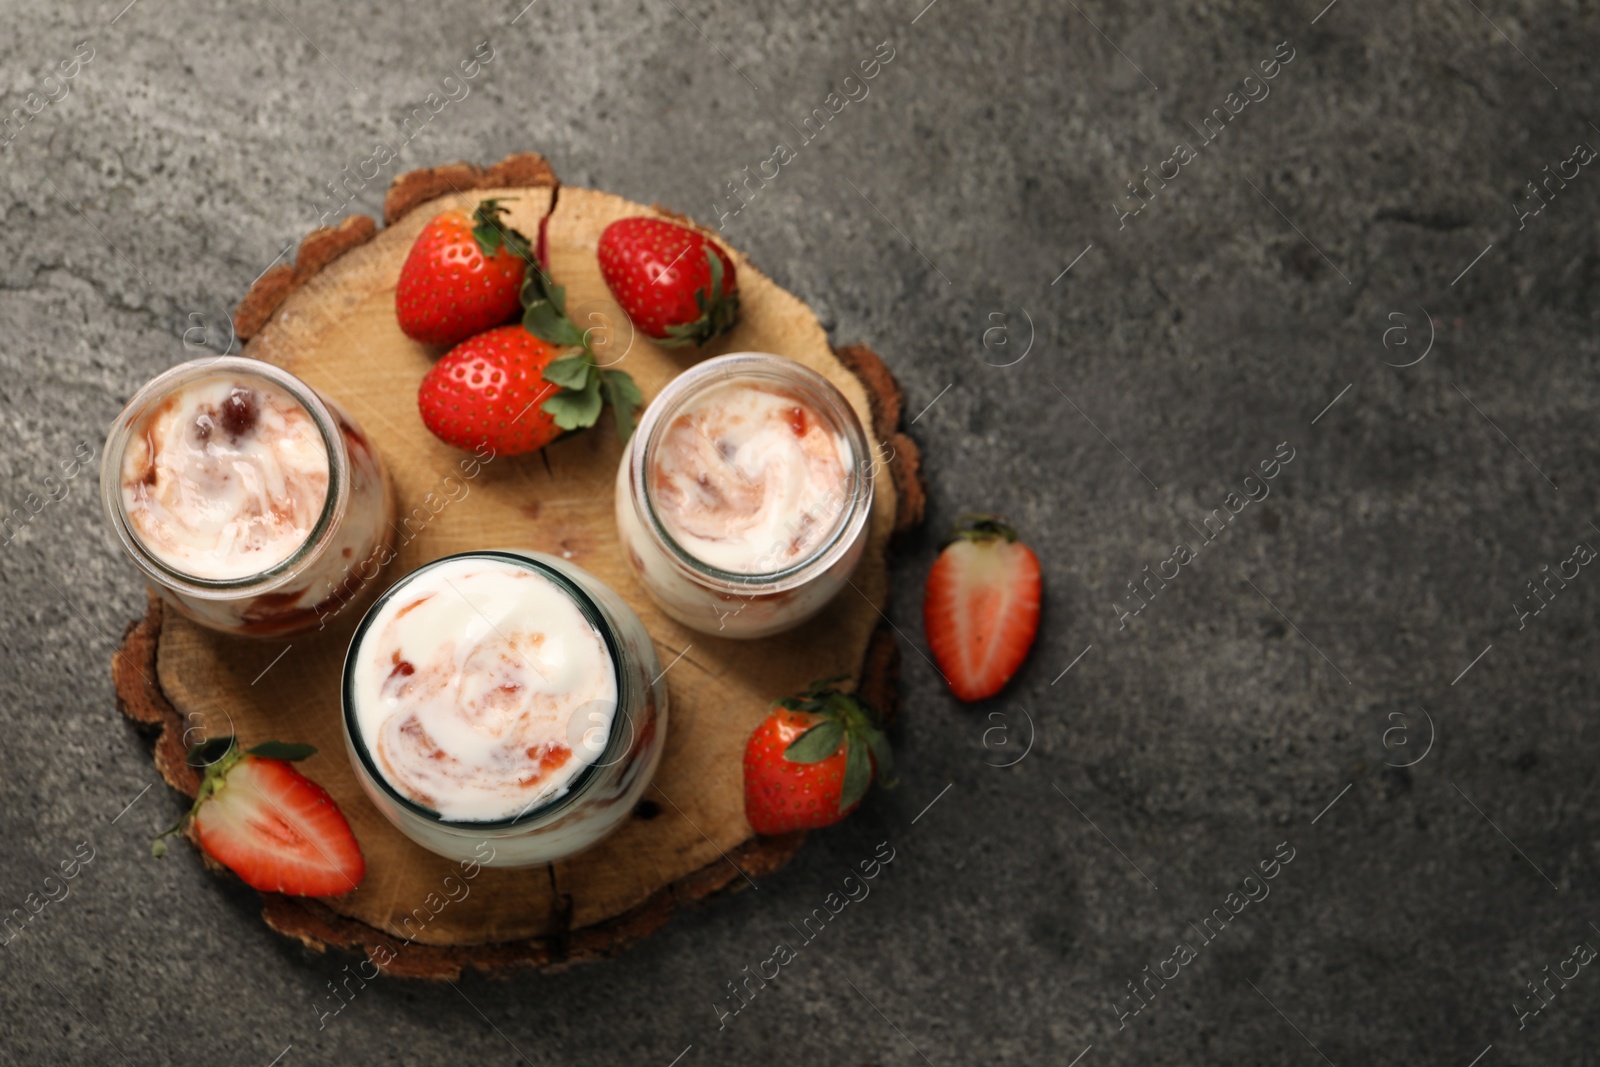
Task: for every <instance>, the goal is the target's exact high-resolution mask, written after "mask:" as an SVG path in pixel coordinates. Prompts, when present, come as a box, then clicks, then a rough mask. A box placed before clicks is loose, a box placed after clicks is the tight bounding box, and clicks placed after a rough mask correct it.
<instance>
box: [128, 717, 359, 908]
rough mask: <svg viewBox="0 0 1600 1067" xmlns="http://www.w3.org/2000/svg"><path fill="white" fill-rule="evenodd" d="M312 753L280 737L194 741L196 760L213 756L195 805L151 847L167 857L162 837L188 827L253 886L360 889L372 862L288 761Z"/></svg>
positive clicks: (297, 890) (295, 892)
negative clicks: (246, 742)
mask: <svg viewBox="0 0 1600 1067" xmlns="http://www.w3.org/2000/svg"><path fill="white" fill-rule="evenodd" d="M315 752H316V749H314V748H312V747H311V746H310V745H286V744H282V743H280V742H277V741H268V742H266V743H265V744H260V745H256V746H255V747H254V748H251V749H248V750H241V749H240V748H239V747H238V745H237V744H236V743H235V742H234V739H233V738H231V737H229V738H219V739H217V740H216V741H212V742H210V743H208V744H204V745H197V746H195V748H194V749H192V750H191V751H190V762H191V763H193V762H196V761H197V760H199V761H200V762H207V760H206V758H205V757H208V756H209V757H212V758H210V759H209V765H208V766H207V767H206V774H205V778H204V779H203V780H202V781H201V783H200V790H199V792H198V793H197V794H196V796H195V802H194V806H193V807H192V808H190V809H189V813H188V814H187V815H185V816H184V817H183V818H182V819H180V820H179V822H178V825H176V826H174V827H173V828H172V829H170V830H168V831H166V832H165V833H163V834H162V835H161V836H160V837H157V838H156V840H155V844H154V845H153V846H152V848H151V851H152V852H153V853H154V854H155V855H157V856H160V855H162V854H163V853H164V852H165V851H166V840H165V839H166V838H167V837H168V836H170V835H172V834H176V833H180V832H182V831H183V829H184V827H185V826H186V825H191V826H192V827H193V830H194V837H195V839H196V841H198V843H199V845H200V847H201V848H203V849H205V851H206V853H207V854H208V855H210V856H211V858H213V859H215V860H217V861H218V862H219V863H222V864H223V865H225V866H226V867H228V868H229V869H230V870H232V871H233V872H234V873H235V874H237V875H238V876H239V877H240V878H242V879H244V882H245V884H246V885H249V886H250V887H252V888H254V889H259V890H262V891H263V892H268V893H287V894H290V895H291V896H306V897H326V896H337V895H338V894H340V893H348V892H350V891H351V890H353V889H355V888H356V886H357V885H358V884H360V882H361V879H362V876H363V875H365V874H366V872H367V864H366V860H365V859H364V858H363V857H362V855H361V846H360V845H359V844H358V843H357V842H356V838H355V835H354V834H352V833H351V832H350V824H349V823H348V822H346V821H345V817H344V813H343V812H341V811H340V810H339V805H338V804H336V803H335V802H334V800H333V798H332V797H330V796H329V795H328V794H327V792H326V791H325V790H323V788H322V787H321V786H320V785H318V784H317V783H315V782H313V781H312V780H311V779H309V778H307V777H306V776H305V775H303V774H301V773H300V772H299V771H297V770H295V768H294V767H293V765H292V764H291V763H290V762H289V761H290V760H299V759H305V758H307V757H309V756H311V755H313V754H315Z"/></svg>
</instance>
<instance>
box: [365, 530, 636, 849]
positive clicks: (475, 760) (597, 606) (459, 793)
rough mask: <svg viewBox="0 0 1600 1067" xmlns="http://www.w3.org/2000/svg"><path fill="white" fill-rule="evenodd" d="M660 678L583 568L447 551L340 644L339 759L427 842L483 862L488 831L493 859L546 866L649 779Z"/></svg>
mask: <svg viewBox="0 0 1600 1067" xmlns="http://www.w3.org/2000/svg"><path fill="white" fill-rule="evenodd" d="M647 669H648V670H651V671H653V673H650V674H648V675H647V674H645V671H646V670H647ZM659 674H660V668H659V665H658V664H657V661H656V656H655V652H654V649H653V646H651V644H650V641H649V638H648V636H646V635H645V633H644V628H643V626H642V624H640V623H639V621H638V618H637V616H635V615H633V613H632V612H631V611H630V610H628V608H627V607H626V606H625V605H624V604H622V602H621V601H620V600H618V599H617V598H616V596H615V594H614V593H611V592H610V590H608V589H606V588H605V587H604V586H602V585H600V584H599V583H598V582H597V581H595V580H594V579H593V578H592V577H591V576H589V575H588V574H587V573H586V572H584V571H582V570H581V569H579V568H577V567H574V566H573V565H572V564H570V563H566V562H565V561H561V560H556V559H555V558H553V557H549V556H544V555H541V554H539V553H529V552H499V551H488V552H472V553H466V554H463V555H459V556H449V557H446V558H444V559H441V560H436V561H434V562H433V563H431V564H428V565H427V566H424V567H422V568H419V569H418V570H416V571H413V572H412V573H411V574H410V575H408V576H406V577H405V578H403V579H401V581H400V582H399V583H398V584H397V585H396V586H395V587H394V588H393V589H391V590H390V591H389V592H388V593H386V594H385V595H384V596H383V598H382V599H381V600H380V601H379V602H378V603H377V604H376V605H374V607H373V608H372V610H371V611H370V612H369V613H368V615H367V617H366V619H364V620H363V621H362V624H361V626H360V629H359V630H358V631H357V634H356V636H355V639H354V641H352V643H351V646H350V651H349V653H348V654H347V657H346V661H345V691H344V697H345V726H346V736H347V739H348V741H349V746H350V751H351V761H352V764H353V766H354V767H355V768H356V772H357V775H358V777H359V778H360V779H361V781H362V784H363V786H364V787H365V788H366V790H367V793H368V795H369V796H371V797H372V798H373V800H374V802H376V803H377V805H378V807H379V809H380V810H381V811H383V812H384V814H386V815H388V816H389V817H390V819H391V820H393V821H394V822H395V824H396V825H397V826H398V827H399V828H400V829H401V830H402V831H404V832H405V833H407V834H409V835H410V836H411V837H413V838H414V839H415V840H417V841H418V842H419V843H420V844H422V845H424V846H425V847H428V848H430V849H433V850H434V851H436V852H440V853H441V854H444V855H454V856H457V858H465V857H469V856H473V855H474V854H477V855H478V856H479V857H480V858H481V853H478V852H477V851H476V849H475V846H476V844H477V843H479V842H481V841H484V840H491V843H492V844H493V845H494V849H495V853H496V857H497V862H501V863H506V864H526V863H534V862H548V861H549V860H550V859H553V858H558V857H559V856H562V855H568V854H571V853H572V852H576V851H578V850H580V849H582V848H585V847H588V846H589V845H591V844H593V843H594V842H595V841H598V840H599V839H600V838H601V837H603V836H604V835H605V834H606V833H607V832H609V830H610V829H611V828H613V827H614V826H615V825H616V824H617V823H618V822H619V821H620V820H621V819H622V818H624V817H626V816H627V815H628V814H629V812H631V810H632V806H633V803H634V801H636V800H637V799H638V794H639V793H640V792H642V791H643V789H644V787H645V786H646V785H648V783H649V779H650V777H651V775H653V773H654V770H655V764H656V761H657V760H658V759H659V756H660V751H661V735H662V731H663V728H664V726H665V710H666V708H665V690H664V689H660V690H658V689H657V687H656V684H655V683H656V682H657V681H658V680H659V679H658V676H659ZM630 797H631V798H632V799H629V798H630Z"/></svg>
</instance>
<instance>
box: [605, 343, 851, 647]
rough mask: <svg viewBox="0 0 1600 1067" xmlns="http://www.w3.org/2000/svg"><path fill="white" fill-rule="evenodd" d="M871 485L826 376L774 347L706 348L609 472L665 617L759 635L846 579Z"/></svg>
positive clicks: (621, 519) (640, 569) (806, 610)
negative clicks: (715, 352) (728, 351)
mask: <svg viewBox="0 0 1600 1067" xmlns="http://www.w3.org/2000/svg"><path fill="white" fill-rule="evenodd" d="M872 483H873V462H872V459H871V454H870V452H869V448H868V444H867V436H866V432H865V431H864V430H863V429H862V427H861V420H860V419H858V418H857V417H856V413H855V410H854V409H853V408H852V407H851V406H850V403H849V401H848V400H846V399H845V397H844V394H842V393H840V392H839V390H838V389H837V388H835V387H834V386H833V385H832V384H831V383H830V382H829V381H828V380H827V379H826V378H823V377H822V376H821V375H819V374H816V373H814V372H813V371H810V370H807V369H806V368H805V367H803V366H801V365H800V364H799V363H796V362H795V361H793V360H790V359H785V358H783V357H782V356H774V355H769V354H766V353H760V352H740V353H734V354H732V355H726V356H718V357H716V358H714V359H708V360H706V361H705V362H703V363H700V364H698V365H696V366H695V367H693V368H692V369H690V370H688V371H685V372H684V373H683V374H681V375H679V376H678V377H677V378H675V379H673V381H672V382H671V384H669V385H668V386H667V387H666V388H665V389H663V390H662V391H661V394H660V395H659V396H658V397H656V399H655V400H654V402H652V403H651V404H650V406H649V408H647V409H646V411H645V414H644V418H643V420H642V421H641V422H640V425H639V429H638V430H637V431H636V432H635V433H634V435H633V438H632V440H631V441H630V443H629V446H628V448H627V450H626V451H625V452H624V454H623V457H622V464H621V466H620V467H619V468H618V470H617V484H616V509H617V531H618V535H619V536H620V537H621V539H622V545H623V549H624V551H625V552H626V554H627V557H628V560H629V562H630V563H631V564H632V565H633V568H634V570H635V571H636V572H637V573H638V575H639V577H640V580H641V581H642V582H643V584H644V586H645V588H646V589H647V590H648V591H649V592H650V595H651V596H652V597H653V598H655V600H656V601H657V603H659V604H660V605H661V608H662V610H663V611H665V612H666V613H667V614H668V615H670V616H672V617H673V618H674V619H676V620H678V621H679V622H681V623H683V624H684V625H685V626H688V627H691V628H693V629H696V630H701V631H704V632H706V633H713V634H720V635H722V636H724V637H762V636H765V635H767V634H772V633H777V632H779V631H781V630H786V629H789V628H790V627H793V626H796V625H798V624H799V623H801V622H803V621H805V620H806V619H808V618H810V617H811V616H813V615H815V614H816V613H817V612H818V611H820V610H822V607H823V606H824V605H825V604H827V602H828V601H829V600H831V599H832V598H833V596H834V595H835V594H836V593H838V592H839V590H840V589H841V588H843V586H844V584H845V582H846V581H848V580H849V577H850V574H851V573H852V572H853V571H854V570H855V568H856V564H858V563H859V562H860V561H861V554H862V552H863V550H864V548H865V546H866V539H867V516H868V514H869V513H870V512H871V510H872Z"/></svg>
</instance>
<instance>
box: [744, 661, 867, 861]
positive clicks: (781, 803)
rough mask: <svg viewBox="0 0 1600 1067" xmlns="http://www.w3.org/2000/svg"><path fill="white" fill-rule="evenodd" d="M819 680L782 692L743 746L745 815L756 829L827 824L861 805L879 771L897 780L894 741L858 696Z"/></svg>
mask: <svg viewBox="0 0 1600 1067" xmlns="http://www.w3.org/2000/svg"><path fill="white" fill-rule="evenodd" d="M838 681H840V679H838V678H833V679H829V680H828V681H825V682H816V683H814V684H813V685H812V686H811V688H809V689H807V690H806V691H805V692H804V693H802V694H801V695H799V696H793V697H782V698H780V699H779V700H777V701H776V702H775V706H774V707H773V709H772V711H771V712H769V713H768V715H767V717H766V718H765V719H763V720H762V721H761V724H760V725H758V726H757V727H756V728H755V731H754V732H753V733H752V734H751V735H750V740H749V741H748V742H747V743H746V744H745V749H744V814H745V818H746V819H747V820H749V823H750V828H751V829H752V830H754V831H755V832H756V833H758V834H784V833H790V832H792V831H795V830H814V829H816V828H818V827H821V826H829V825H831V824H833V823H836V822H838V821H839V820H840V819H843V818H844V817H845V816H846V815H848V814H850V813H851V812H852V811H854V810H855V808H856V805H858V804H860V803H861V798H862V797H863V796H865V795H866V792H867V788H868V787H869V786H870V785H871V784H872V781H873V778H874V777H876V778H877V779H878V781H879V782H881V783H882V784H883V786H884V787H885V788H891V787H892V786H893V785H894V784H895V783H894V781H893V760H892V756H891V753H890V751H889V742H888V739H887V738H885V737H884V735H883V731H882V730H881V729H880V728H879V726H878V720H877V714H876V713H875V712H874V711H873V710H872V708H871V707H870V706H869V705H867V704H866V703H865V702H864V701H862V700H861V699H860V698H858V697H856V696H855V695H854V694H851V693H843V692H840V691H839V690H838V689H835V688H833V686H834V683H835V682H838Z"/></svg>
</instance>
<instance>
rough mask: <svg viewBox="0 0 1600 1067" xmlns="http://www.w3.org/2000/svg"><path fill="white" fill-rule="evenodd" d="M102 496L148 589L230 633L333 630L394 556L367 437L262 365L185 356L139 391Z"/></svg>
mask: <svg viewBox="0 0 1600 1067" xmlns="http://www.w3.org/2000/svg"><path fill="white" fill-rule="evenodd" d="M100 492H101V499H102V501H103V503H104V505H105V511H106V516H107V518H108V519H109V520H110V522H111V526H112V529H114V530H115V531H116V534H117V538H118V540H120V541H121V543H122V546H123V548H124V549H125V550H126V552H127V554H128V556H129V557H130V558H131V559H132V560H133V561H134V563H136V564H137V565H138V567H139V569H140V570H141V571H143V572H144V576H145V578H146V579H147V580H148V581H149V582H150V584H151V585H152V586H153V587H154V588H155V589H156V590H157V591H158V592H159V593H160V594H161V596H162V597H163V598H164V599H165V600H166V601H167V602H168V603H170V604H172V605H173V606H174V607H175V608H177V610H179V611H180V612H182V613H183V614H185V615H187V616H189V617H190V618H192V619H194V620H195V621H196V622H199V623H201V624H202V625H205V626H209V627H211V628H212V629H216V630H222V631H224V632H227V633H234V634H244V635H248V636H253V637H275V636H279V635H282V634H288V633H294V632H296V631H299V630H303V629H306V628H308V627H310V626H312V625H316V624H319V623H321V624H323V625H325V624H326V621H327V619H328V618H329V617H331V616H332V615H333V614H335V613H336V612H338V611H339V610H340V609H342V608H343V607H345V606H347V605H348V604H350V603H353V602H355V601H357V600H359V599H361V598H362V596H363V595H364V594H365V593H367V592H368V591H369V590H370V588H371V586H372V584H373V579H375V578H376V577H377V575H378V571H379V569H380V564H381V563H382V562H387V559H388V558H389V556H390V555H391V553H390V547H389V546H390V544H391V542H392V540H393V528H392V527H391V525H390V522H391V519H392V518H393V507H394V504H393V497H392V494H391V491H390V488H389V479H388V476H387V475H386V473H385V472H384V469H383V465H382V463H380V462H379V460H378V456H377V454H376V453H375V452H374V451H373V449H372V446H371V444H370V443H369V442H368V440H367V437H366V435H365V434H363V433H362V432H361V429H360V427H358V426H357V425H356V422H355V420H354V419H352V418H351V417H350V416H349V415H348V414H346V413H345V412H344V410H343V409H341V408H340V407H339V406H338V405H337V404H335V403H333V402H332V401H330V400H328V399H327V398H325V397H323V396H321V395H320V394H318V393H317V392H316V390H314V389H312V388H311V387H310V386H309V385H307V384H306V383H305V382H302V381H301V380H300V379H299V378H296V377H295V376H294V375H292V374H290V373H289V372H288V371H286V370H282V369H281V368H278V367H275V366H273V365H271V364H270V363H263V362H261V361H260V360H254V359H245V358H241V357H237V356H224V357H218V358H208V359H200V360H194V361H193V362H189V363H182V364H179V365H178V366H176V367H173V368H172V369H171V370H169V371H167V372H166V373H164V374H161V375H160V376H158V377H156V378H155V379H153V380H152V381H151V382H149V383H148V384H147V385H145V387H144V388H142V389H140V390H139V391H138V392H137V393H135V394H134V396H133V399H131V400H129V401H128V404H127V406H126V407H124V408H123V409H122V413H121V414H120V415H118V416H117V419H116V421H115V422H114V423H113V424H112V426H111V433H110V436H109V437H108V438H107V439H106V448H105V452H104V455H103V457H102V459H101V468H100Z"/></svg>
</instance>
